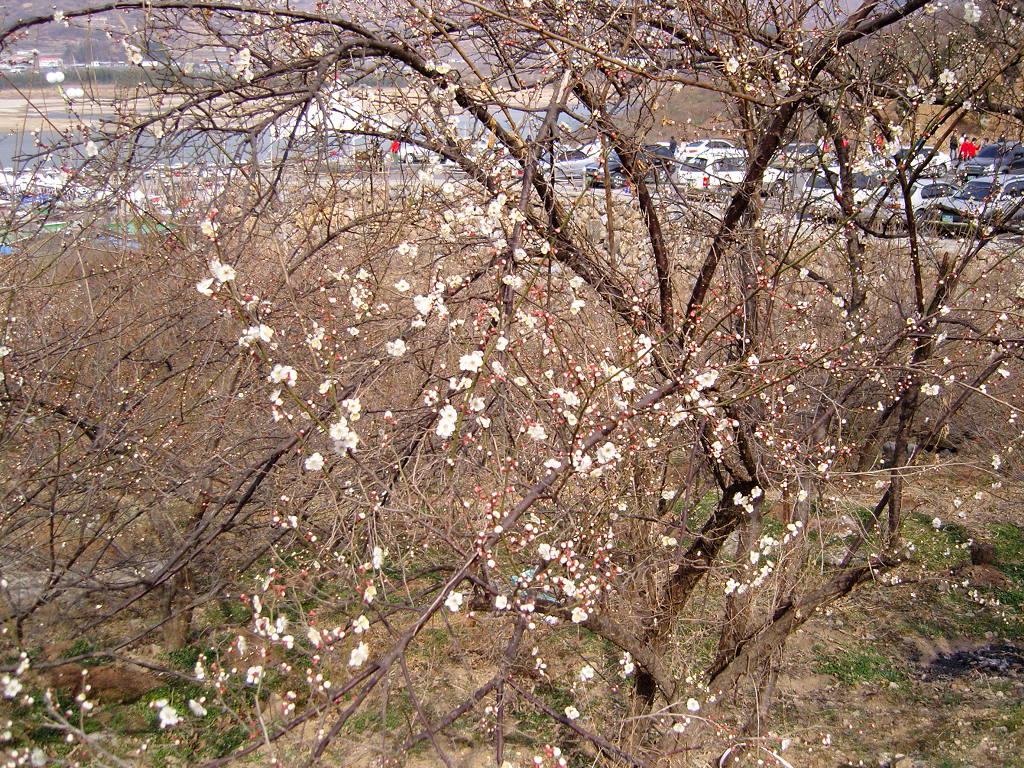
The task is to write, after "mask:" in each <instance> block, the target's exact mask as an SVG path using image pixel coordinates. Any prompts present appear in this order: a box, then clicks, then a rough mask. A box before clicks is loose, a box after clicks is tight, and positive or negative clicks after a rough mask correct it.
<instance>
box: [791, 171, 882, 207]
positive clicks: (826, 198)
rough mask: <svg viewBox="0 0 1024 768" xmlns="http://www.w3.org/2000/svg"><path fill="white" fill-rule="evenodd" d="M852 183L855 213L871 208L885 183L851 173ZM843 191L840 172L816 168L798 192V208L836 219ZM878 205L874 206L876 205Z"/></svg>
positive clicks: (877, 178) (875, 177) (880, 178)
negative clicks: (799, 201) (801, 190)
mask: <svg viewBox="0 0 1024 768" xmlns="http://www.w3.org/2000/svg"><path fill="white" fill-rule="evenodd" d="M851 181H852V183H853V201H852V204H853V206H854V208H855V209H856V210H855V213H859V212H860V211H861V210H868V211H870V210H871V209H872V206H871V205H870V203H871V201H872V198H876V197H877V195H879V194H880V190H883V189H884V188H885V183H884V181H883V180H882V177H881V176H880V175H879V174H874V173H861V172H854V173H852V174H851ZM841 191H842V185H841V184H840V178H839V169H838V168H836V167H834V166H830V167H827V168H818V169H816V170H815V171H814V172H813V173H812V174H811V176H810V178H809V179H808V180H807V183H806V184H805V186H804V188H803V192H802V193H801V203H802V205H801V208H802V209H803V210H806V211H808V212H810V213H813V214H818V215H823V216H828V217H838V216H841V215H842V214H843V210H842V206H841V205H840V203H839V196H840V193H841ZM876 205H877V204H876Z"/></svg>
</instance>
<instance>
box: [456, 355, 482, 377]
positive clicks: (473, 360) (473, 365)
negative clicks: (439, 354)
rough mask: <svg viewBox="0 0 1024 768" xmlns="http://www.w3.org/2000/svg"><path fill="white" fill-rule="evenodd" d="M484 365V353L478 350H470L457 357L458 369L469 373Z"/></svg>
mask: <svg viewBox="0 0 1024 768" xmlns="http://www.w3.org/2000/svg"><path fill="white" fill-rule="evenodd" d="M483 365H484V353H483V352H481V351H480V350H476V351H475V352H470V353H469V354H466V355H463V356H462V357H460V358H459V370H460V371H469V372H470V373H476V372H477V371H479V370H480V369H481V368H482V367H483Z"/></svg>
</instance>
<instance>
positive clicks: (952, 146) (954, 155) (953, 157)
mask: <svg viewBox="0 0 1024 768" xmlns="http://www.w3.org/2000/svg"><path fill="white" fill-rule="evenodd" d="M959 159H960V145H959V144H957V143H956V134H955V133H951V134H949V160H950V162H953V163H955V162H956V161H957V160H959Z"/></svg>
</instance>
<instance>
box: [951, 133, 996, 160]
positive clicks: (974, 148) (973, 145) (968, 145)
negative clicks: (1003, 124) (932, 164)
mask: <svg viewBox="0 0 1024 768" xmlns="http://www.w3.org/2000/svg"><path fill="white" fill-rule="evenodd" d="M1005 141H1006V137H1005V136H1000V137H999V143H1000V144H1002V143H1004V142H1005ZM989 143H990V141H989V139H988V137H985V138H984V139H980V138H978V137H977V136H971V137H968V136H967V134H966V133H963V134H961V135H960V138H959V140H958V139H957V137H956V135H955V134H954V135H952V136H950V137H949V156H950V157H951V158H952V159H953V160H970V159H971V158H972V157H974V156H975V155H976V154H978V150H979V149H981V148H982V147H984V146H985V145H986V144H989Z"/></svg>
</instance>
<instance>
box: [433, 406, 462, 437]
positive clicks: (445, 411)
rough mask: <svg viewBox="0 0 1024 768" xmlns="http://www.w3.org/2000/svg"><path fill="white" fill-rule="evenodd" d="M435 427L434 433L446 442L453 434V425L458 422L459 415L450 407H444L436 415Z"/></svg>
mask: <svg viewBox="0 0 1024 768" xmlns="http://www.w3.org/2000/svg"><path fill="white" fill-rule="evenodd" d="M438 416H439V418H438V421H437V426H436V427H435V428H434V433H435V434H436V435H437V436H438V437H440V438H442V439H444V440H447V439H448V438H450V437H451V436H452V435H454V434H455V423H456V422H457V421H458V418H459V413H458V411H456V410H455V409H454V408H453V407H452V406H451V405H445V406H444V407H443V408H442V409H441V411H440V412H439V413H438Z"/></svg>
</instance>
